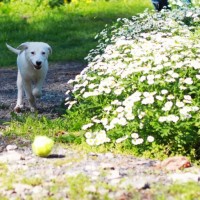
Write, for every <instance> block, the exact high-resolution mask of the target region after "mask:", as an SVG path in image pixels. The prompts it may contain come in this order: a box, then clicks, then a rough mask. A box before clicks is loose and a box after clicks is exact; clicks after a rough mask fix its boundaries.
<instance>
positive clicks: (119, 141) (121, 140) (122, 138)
mask: <svg viewBox="0 0 200 200" xmlns="http://www.w3.org/2000/svg"><path fill="white" fill-rule="evenodd" d="M126 139H128V136H127V135H125V136H124V137H121V138H118V139H117V140H116V141H115V142H116V143H121V142H123V141H125V140H126Z"/></svg>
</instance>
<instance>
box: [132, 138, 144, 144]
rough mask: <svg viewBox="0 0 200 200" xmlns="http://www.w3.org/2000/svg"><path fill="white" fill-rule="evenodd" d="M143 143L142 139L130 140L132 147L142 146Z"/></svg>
mask: <svg viewBox="0 0 200 200" xmlns="http://www.w3.org/2000/svg"><path fill="white" fill-rule="evenodd" d="M143 142H144V140H143V139H142V138H138V139H132V144H134V145H139V144H142V143H143Z"/></svg>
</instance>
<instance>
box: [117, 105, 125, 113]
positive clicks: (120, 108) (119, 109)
mask: <svg viewBox="0 0 200 200" xmlns="http://www.w3.org/2000/svg"><path fill="white" fill-rule="evenodd" d="M116 111H117V112H118V113H121V112H123V111H124V107H122V106H120V107H118V108H117V109H116Z"/></svg>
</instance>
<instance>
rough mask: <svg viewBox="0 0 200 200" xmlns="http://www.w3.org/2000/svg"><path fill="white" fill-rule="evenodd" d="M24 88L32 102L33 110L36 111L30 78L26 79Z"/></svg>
mask: <svg viewBox="0 0 200 200" xmlns="http://www.w3.org/2000/svg"><path fill="white" fill-rule="evenodd" d="M24 90H25V93H26V97H27V99H28V101H29V104H30V109H31V112H35V111H36V103H35V97H34V96H33V94H32V86H31V81H29V80H26V81H24Z"/></svg>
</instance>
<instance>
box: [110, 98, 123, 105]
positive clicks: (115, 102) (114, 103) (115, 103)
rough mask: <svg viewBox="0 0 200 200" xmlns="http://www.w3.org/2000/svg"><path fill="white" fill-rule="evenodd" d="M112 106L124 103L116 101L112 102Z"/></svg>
mask: <svg viewBox="0 0 200 200" xmlns="http://www.w3.org/2000/svg"><path fill="white" fill-rule="evenodd" d="M111 104H112V105H121V104H122V103H121V102H120V101H119V100H117V99H116V100H114V101H112V102H111Z"/></svg>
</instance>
